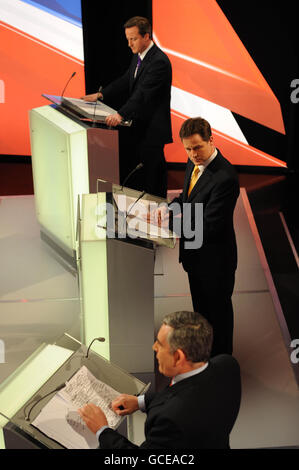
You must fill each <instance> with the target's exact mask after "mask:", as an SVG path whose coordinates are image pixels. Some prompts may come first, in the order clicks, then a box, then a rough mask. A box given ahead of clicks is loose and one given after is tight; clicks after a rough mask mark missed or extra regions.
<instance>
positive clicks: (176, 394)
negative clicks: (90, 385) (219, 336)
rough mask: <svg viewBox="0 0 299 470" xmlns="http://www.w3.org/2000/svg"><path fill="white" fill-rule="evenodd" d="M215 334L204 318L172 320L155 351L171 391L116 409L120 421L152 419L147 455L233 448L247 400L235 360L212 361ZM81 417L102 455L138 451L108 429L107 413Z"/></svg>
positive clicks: (180, 315) (120, 402)
mask: <svg viewBox="0 0 299 470" xmlns="http://www.w3.org/2000/svg"><path fill="white" fill-rule="evenodd" d="M212 337H213V330H212V327H211V326H210V324H209V323H208V322H207V320H206V319H205V318H203V317H202V316H201V315H200V314H198V313H194V312H175V313H172V314H170V315H167V316H166V317H165V318H164V320H163V324H162V326H161V328H160V330H159V332H158V335H157V339H156V341H155V343H154V345H153V349H154V351H155V352H156V357H157V361H158V364H159V371H160V372H161V373H162V374H164V375H165V376H167V377H171V378H172V381H171V384H170V385H171V386H168V387H167V388H166V389H164V390H163V391H161V392H159V393H156V394H152V393H146V394H145V396H141V397H138V398H137V397H136V396H132V395H125V394H123V395H120V396H119V397H117V398H116V399H115V400H114V401H113V402H112V409H113V410H114V411H115V412H116V413H117V414H118V415H120V416H124V415H128V414H131V413H133V412H134V411H136V410H138V409H141V410H142V411H145V412H146V413H147V418H146V422H145V441H144V442H143V443H142V444H141V446H140V448H141V449H222V448H229V434H230V432H231V430H232V428H233V425H234V423H235V420H236V418H237V416H238V412H239V408H240V400H241V380H240V368H239V365H238V363H237V361H236V360H235V359H234V358H233V357H232V356H229V355H220V356H218V357H215V358H213V359H211V360H209V357H210V350H211V345H212ZM79 414H80V415H81V417H82V418H83V420H84V421H85V423H86V424H87V426H88V427H89V429H90V430H91V431H93V432H94V433H95V434H97V436H98V439H99V444H100V448H101V449H133V448H136V447H137V446H136V445H135V444H133V443H132V442H130V441H129V440H128V439H126V438H125V437H123V436H122V435H120V434H119V433H118V432H117V431H114V430H112V429H110V428H109V427H108V423H107V420H106V417H105V415H104V413H103V412H102V410H101V409H100V408H98V407H97V406H95V405H94V404H87V405H85V406H84V407H83V408H81V409H80V410H79Z"/></svg>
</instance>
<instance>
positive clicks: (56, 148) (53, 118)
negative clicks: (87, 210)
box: [29, 105, 119, 264]
mask: <svg viewBox="0 0 299 470" xmlns="http://www.w3.org/2000/svg"><path fill="white" fill-rule="evenodd" d="M56 108H57V106H56V107H55V105H51V106H50V105H49V106H42V107H40V108H35V109H32V110H31V111H30V112H29V121H30V137H31V153H32V171H33V183H34V194H35V203H36V214H37V219H38V221H39V223H40V226H41V233H42V236H43V238H44V239H45V240H46V241H47V242H48V243H50V244H52V246H53V247H54V248H55V249H57V250H58V251H60V254H62V255H64V254H66V257H67V258H68V260H70V261H71V262H72V260H75V259H76V250H77V246H76V225H77V201H78V195H81V194H86V193H89V192H96V180H97V178H99V177H104V178H108V179H109V180H111V181H113V182H115V183H119V144H118V130H116V129H108V128H107V127H105V126H102V127H95V128H93V127H91V126H90V125H89V124H87V123H86V122H84V121H80V119H79V118H78V117H76V116H71V115H68V113H67V112H66V111H65V110H60V109H56ZM73 264H75V262H73Z"/></svg>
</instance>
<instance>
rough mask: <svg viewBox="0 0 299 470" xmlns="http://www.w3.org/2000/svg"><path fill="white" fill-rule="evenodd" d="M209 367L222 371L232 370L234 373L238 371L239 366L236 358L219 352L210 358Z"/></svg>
mask: <svg viewBox="0 0 299 470" xmlns="http://www.w3.org/2000/svg"><path fill="white" fill-rule="evenodd" d="M210 366H211V369H216V370H222V371H223V372H224V373H227V371H228V370H229V371H232V372H234V373H236V374H239V373H240V366H239V363H238V361H237V359H236V358H235V357H233V356H231V355H230V354H219V355H218V356H215V357H213V358H211V359H210Z"/></svg>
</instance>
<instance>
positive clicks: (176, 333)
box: [162, 311, 213, 362]
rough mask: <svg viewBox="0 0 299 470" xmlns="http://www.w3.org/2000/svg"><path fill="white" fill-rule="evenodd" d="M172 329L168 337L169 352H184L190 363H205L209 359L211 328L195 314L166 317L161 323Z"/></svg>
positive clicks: (171, 314)
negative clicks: (179, 350)
mask: <svg viewBox="0 0 299 470" xmlns="http://www.w3.org/2000/svg"><path fill="white" fill-rule="evenodd" d="M162 323H163V324H164V325H168V326H170V327H171V328H172V331H170V332H169V335H168V338H167V339H168V344H169V346H170V350H171V352H175V351H176V350H177V349H181V350H182V351H184V353H185V355H186V358H187V360H188V361H191V362H207V361H208V360H209V358H210V354H211V349H212V342H213V328H212V326H211V325H210V324H209V322H208V321H207V320H206V319H205V318H204V317H203V316H202V315H200V314H199V313H196V312H186V311H181V312H174V313H170V314H169V315H166V316H165V317H164V319H163V322H162Z"/></svg>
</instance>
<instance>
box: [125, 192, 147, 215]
mask: <svg viewBox="0 0 299 470" xmlns="http://www.w3.org/2000/svg"><path fill="white" fill-rule="evenodd" d="M145 194H146V191H142V193H141V194H140V195H139V196H138V198H137V199H136V201H134V204H132V206H131V207H130V209H129V210H128V212H127V215H126V221H127V217H128V215H129V214H130V212H131V210H132V209H133V207H134V206H135V204H137V202H138V201H139V199H141V198H143V196H144V195H145Z"/></svg>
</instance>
